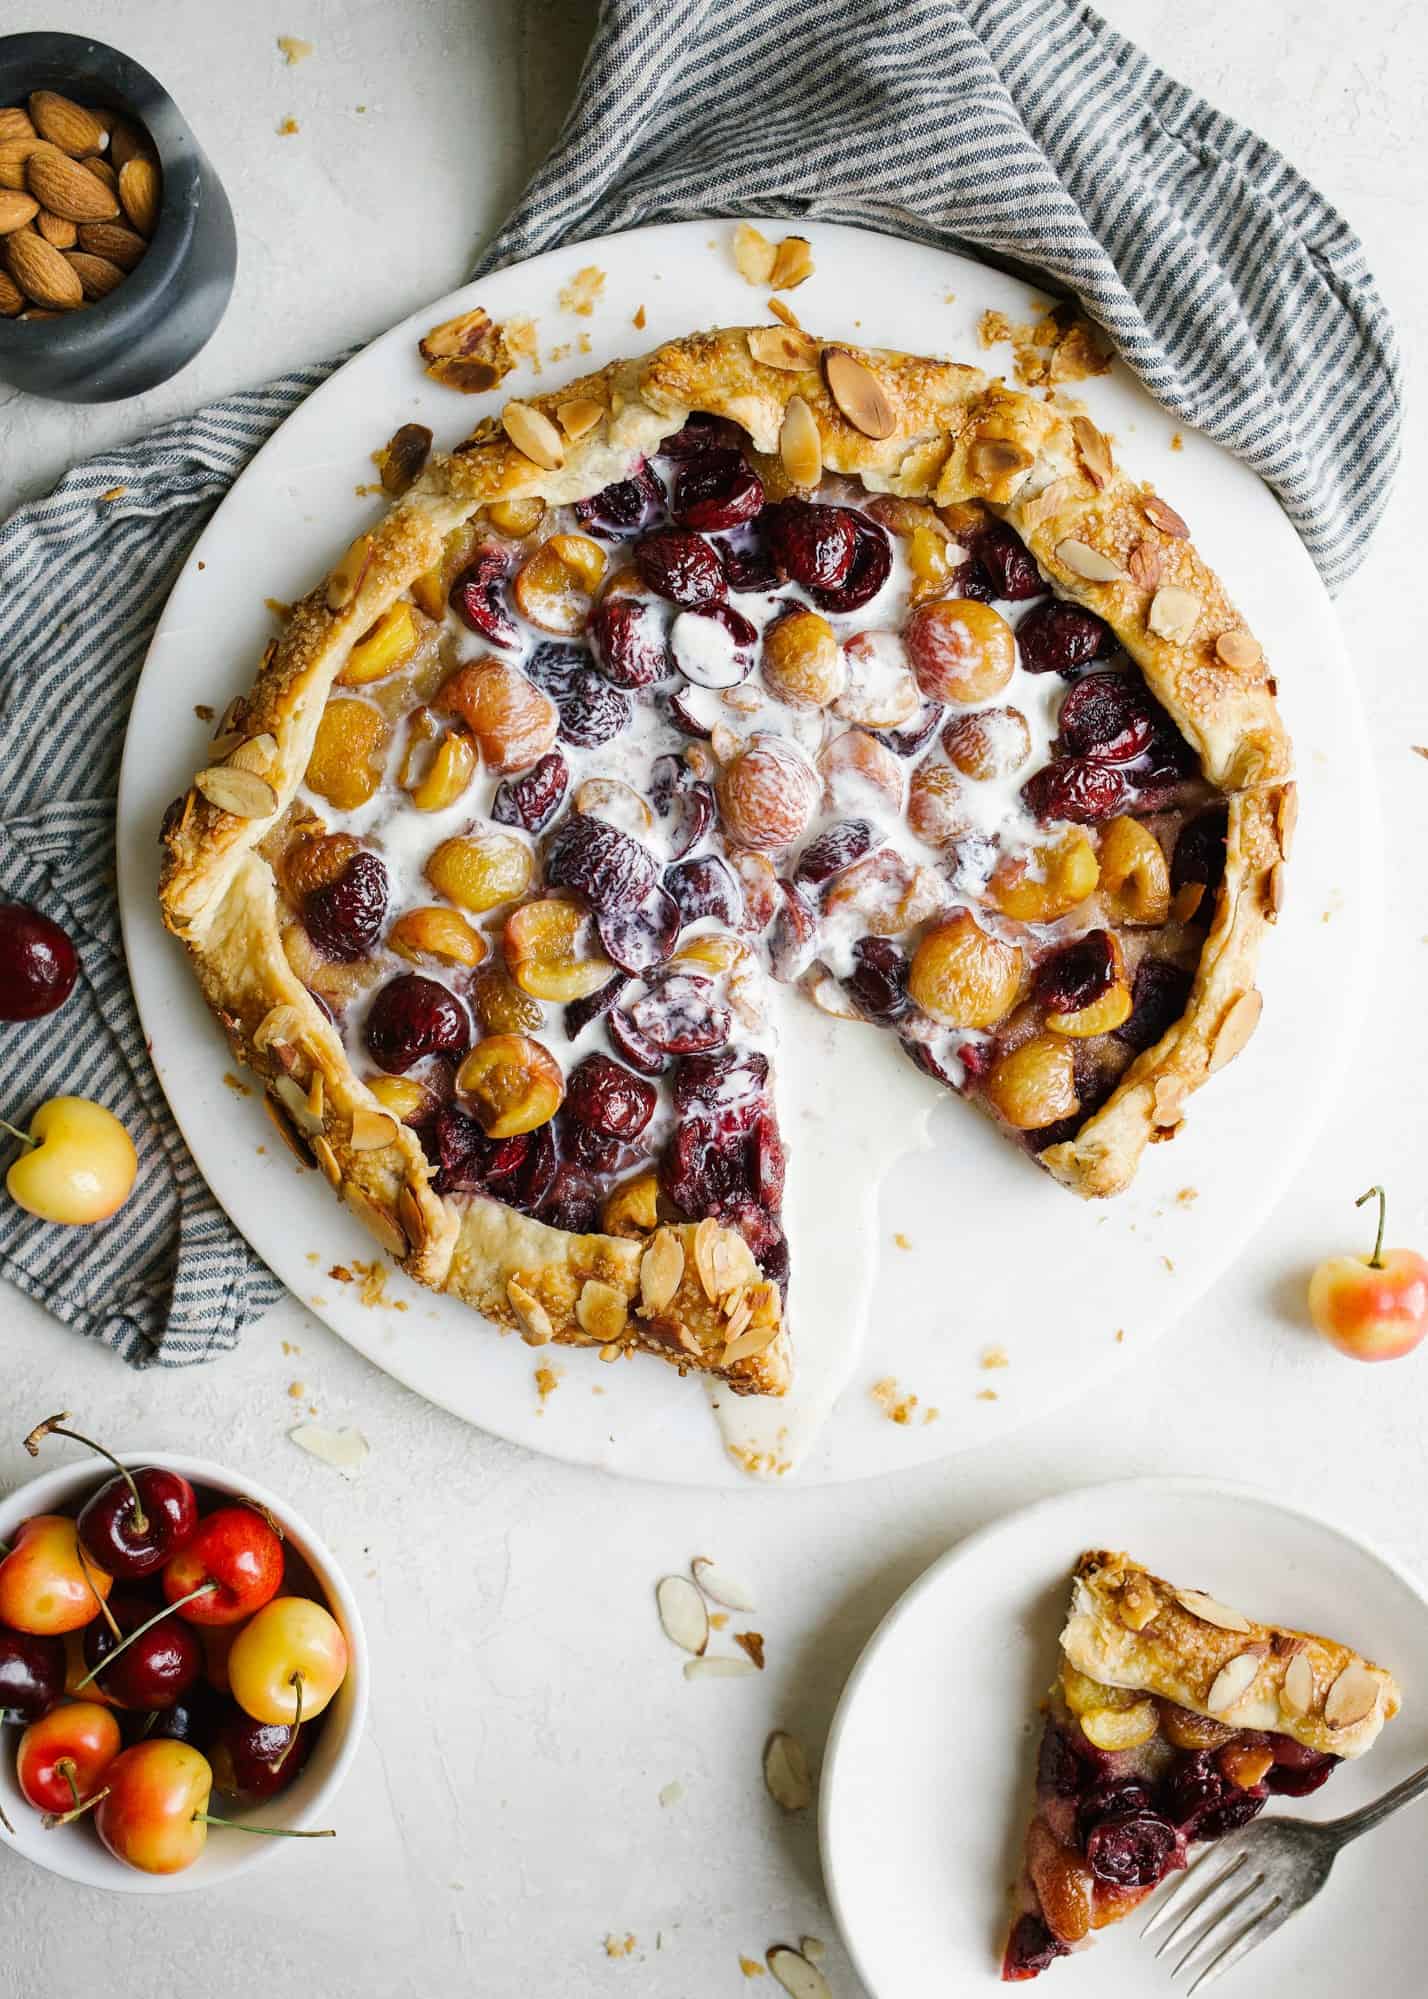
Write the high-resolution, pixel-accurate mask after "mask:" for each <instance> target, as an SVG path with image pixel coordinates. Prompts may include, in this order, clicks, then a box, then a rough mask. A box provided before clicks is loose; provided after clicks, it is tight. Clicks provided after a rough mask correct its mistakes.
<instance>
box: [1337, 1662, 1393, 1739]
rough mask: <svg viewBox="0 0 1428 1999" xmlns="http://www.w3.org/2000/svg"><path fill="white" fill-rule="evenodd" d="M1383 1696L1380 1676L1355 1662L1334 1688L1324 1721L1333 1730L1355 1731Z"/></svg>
mask: <svg viewBox="0 0 1428 1999" xmlns="http://www.w3.org/2000/svg"><path fill="white" fill-rule="evenodd" d="M1381 1692H1382V1685H1381V1683H1380V1681H1379V1679H1378V1676H1377V1675H1376V1674H1374V1673H1371V1672H1370V1671H1369V1669H1368V1667H1367V1666H1364V1665H1361V1664H1360V1663H1359V1661H1358V1660H1357V1659H1355V1660H1354V1661H1353V1663H1352V1664H1351V1665H1348V1666H1345V1668H1344V1670H1343V1672H1342V1673H1340V1675H1339V1677H1338V1679H1337V1680H1335V1682H1334V1684H1333V1686H1332V1687H1330V1689H1329V1695H1328V1699H1327V1700H1326V1701H1325V1702H1324V1719H1325V1721H1326V1722H1327V1723H1328V1725H1329V1727H1330V1728H1352V1727H1353V1726H1354V1725H1355V1723H1357V1722H1360V1721H1364V1720H1366V1719H1367V1718H1368V1716H1369V1715H1371V1714H1372V1713H1373V1711H1374V1709H1375V1708H1376V1707H1377V1706H1378V1703H1379V1696H1380V1694H1381Z"/></svg>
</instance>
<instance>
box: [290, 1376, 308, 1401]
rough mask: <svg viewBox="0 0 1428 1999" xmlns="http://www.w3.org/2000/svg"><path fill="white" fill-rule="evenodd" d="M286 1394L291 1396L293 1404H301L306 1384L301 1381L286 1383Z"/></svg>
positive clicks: (305, 1391) (305, 1392)
mask: <svg viewBox="0 0 1428 1999" xmlns="http://www.w3.org/2000/svg"><path fill="white" fill-rule="evenodd" d="M288 1394H289V1395H291V1397H292V1398H293V1401H294V1402H301V1400H302V1398H303V1397H304V1395H306V1394H307V1385H306V1383H305V1382H301V1381H290V1382H289V1383H288Z"/></svg>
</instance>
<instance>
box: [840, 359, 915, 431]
mask: <svg viewBox="0 0 1428 1999" xmlns="http://www.w3.org/2000/svg"><path fill="white" fill-rule="evenodd" d="M823 373H824V375H825V377H826V378H827V382H828V393H829V395H831V396H832V398H833V400H834V402H835V403H836V404H837V405H838V407H839V409H840V410H841V411H842V412H843V414H844V416H845V417H846V418H847V419H848V421H849V423H850V424H852V426H853V428H854V430H860V431H861V432H862V433H863V435H864V437H871V438H873V439H875V440H877V439H881V438H884V437H891V436H892V434H893V431H894V430H895V429H896V427H897V419H896V418H895V417H894V415H893V407H892V404H891V403H890V402H889V401H888V398H887V391H886V390H885V389H884V388H883V385H882V383H881V382H880V381H879V380H878V378H877V376H876V375H875V374H874V373H873V371H872V369H871V368H869V367H866V366H865V365H864V364H863V362H861V361H860V360H859V359H858V358H857V356H856V355H854V354H849V353H848V352H847V350H846V349H845V348H842V347H830V348H829V349H828V350H827V352H826V353H825V354H824V356H823Z"/></svg>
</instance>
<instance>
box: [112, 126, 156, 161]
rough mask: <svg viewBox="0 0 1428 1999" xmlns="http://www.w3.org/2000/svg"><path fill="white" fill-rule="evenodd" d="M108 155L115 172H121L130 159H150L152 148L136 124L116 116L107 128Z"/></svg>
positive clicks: (152, 152)
mask: <svg viewBox="0 0 1428 1999" xmlns="http://www.w3.org/2000/svg"><path fill="white" fill-rule="evenodd" d="M109 157H110V159H111V160H112V161H113V162H114V171H115V173H122V172H123V171H124V169H125V167H126V166H127V165H128V164H129V162H130V160H152V159H153V157H154V149H153V147H152V146H151V145H150V144H149V141H148V139H147V137H146V136H145V134H144V133H143V132H141V131H140V130H139V128H138V126H137V125H130V124H129V123H127V122H126V120H124V119H123V118H116V119H115V120H114V123H113V124H112V125H111V126H110V128H109Z"/></svg>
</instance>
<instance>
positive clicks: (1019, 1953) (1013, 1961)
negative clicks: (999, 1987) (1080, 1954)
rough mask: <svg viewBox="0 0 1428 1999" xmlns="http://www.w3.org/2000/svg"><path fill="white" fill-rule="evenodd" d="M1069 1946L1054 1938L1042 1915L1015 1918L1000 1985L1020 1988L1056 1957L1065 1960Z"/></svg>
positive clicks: (1026, 1915) (1032, 1914) (1003, 1960)
mask: <svg viewBox="0 0 1428 1999" xmlns="http://www.w3.org/2000/svg"><path fill="white" fill-rule="evenodd" d="M1069 1953H1070V1945H1069V1944H1064V1943H1062V1941H1061V1939H1060V1938H1059V1937H1056V1936H1053V1935H1052V1933H1051V1931H1050V1930H1049V1929H1048V1927H1047V1924H1046V1918H1045V1917H1044V1916H1038V1915H1036V1914H1035V1913H1034V1912H1033V1911H1032V1910H1027V1912H1026V1914H1025V1915H1021V1916H1018V1917H1017V1919H1016V1921H1015V1923H1014V1924H1013V1925H1012V1933H1011V1935H1010V1937H1009V1938H1008V1939H1007V1947H1006V1955H1005V1956H1004V1957H1003V1959H1002V1983H1003V1984H1004V1985H1020V1984H1023V1983H1024V1982H1025V1981H1026V1980H1027V1979H1028V1978H1037V1977H1039V1976H1040V1974H1041V1973H1042V1972H1043V1971H1045V1970H1046V1968H1047V1966H1048V1965H1050V1964H1055V1962H1056V1960H1057V1958H1058V1957H1066V1956H1068V1955H1069Z"/></svg>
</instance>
